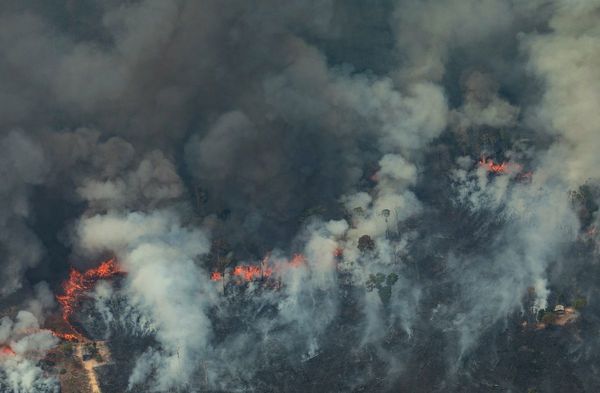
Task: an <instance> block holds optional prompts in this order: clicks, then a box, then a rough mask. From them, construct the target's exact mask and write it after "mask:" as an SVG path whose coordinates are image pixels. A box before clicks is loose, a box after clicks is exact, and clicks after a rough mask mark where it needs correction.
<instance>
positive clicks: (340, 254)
mask: <svg viewBox="0 0 600 393" xmlns="http://www.w3.org/2000/svg"><path fill="white" fill-rule="evenodd" d="M333 256H334V257H336V258H341V257H343V256H344V249H343V248H341V247H337V248H336V249H335V250H334V251H333Z"/></svg>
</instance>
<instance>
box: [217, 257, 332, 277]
mask: <svg viewBox="0 0 600 393" xmlns="http://www.w3.org/2000/svg"><path fill="white" fill-rule="evenodd" d="M335 255H336V256H341V255H342V253H341V251H337V250H336V254H335ZM286 265H287V266H289V267H292V268H297V267H300V266H302V265H304V255H302V254H294V256H293V257H292V259H291V260H290V261H289V263H287V264H283V265H282V264H281V263H280V262H276V263H275V265H273V264H271V263H270V254H267V255H266V256H265V257H264V258H263V260H262V261H261V263H260V265H237V266H236V267H234V268H233V270H231V272H230V275H231V277H234V278H235V279H236V280H237V281H238V282H240V281H242V282H249V281H255V280H259V279H266V278H271V277H272V276H273V275H274V274H277V273H278V272H280V271H281V269H282V268H284V267H285V266H286ZM224 278H225V275H224V273H222V272H218V271H214V272H211V273H210V279H211V281H222V280H223V279H224Z"/></svg>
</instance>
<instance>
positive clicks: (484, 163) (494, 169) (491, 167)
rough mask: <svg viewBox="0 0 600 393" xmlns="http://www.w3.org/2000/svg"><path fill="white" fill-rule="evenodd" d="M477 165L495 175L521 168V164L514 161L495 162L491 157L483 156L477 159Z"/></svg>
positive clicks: (516, 170)
mask: <svg viewBox="0 0 600 393" xmlns="http://www.w3.org/2000/svg"><path fill="white" fill-rule="evenodd" d="M479 167H480V168H485V170H486V171H487V172H490V173H494V174H497V175H504V174H511V173H518V172H520V171H521V170H522V169H523V168H522V167H521V165H519V164H516V163H511V162H503V163H500V164H497V163H495V162H494V161H493V160H492V159H488V158H483V157H482V158H481V159H480V160H479Z"/></svg>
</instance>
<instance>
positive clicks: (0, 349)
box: [0, 345, 16, 356]
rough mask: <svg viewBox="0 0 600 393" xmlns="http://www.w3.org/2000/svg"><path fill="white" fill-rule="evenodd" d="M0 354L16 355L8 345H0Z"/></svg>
mask: <svg viewBox="0 0 600 393" xmlns="http://www.w3.org/2000/svg"><path fill="white" fill-rule="evenodd" d="M0 355H4V356H14V355H16V353H15V351H13V349H12V348H11V347H9V346H8V345H2V346H0Z"/></svg>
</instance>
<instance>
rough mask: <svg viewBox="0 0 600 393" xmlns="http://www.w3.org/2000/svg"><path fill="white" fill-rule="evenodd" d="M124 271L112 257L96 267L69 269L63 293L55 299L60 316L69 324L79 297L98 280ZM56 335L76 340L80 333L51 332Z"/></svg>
mask: <svg viewBox="0 0 600 393" xmlns="http://www.w3.org/2000/svg"><path fill="white" fill-rule="evenodd" d="M123 273H124V272H123V271H122V270H121V269H120V268H119V266H118V265H117V263H116V261H115V259H114V258H112V259H109V260H107V261H104V262H102V263H101V264H100V265H99V266H98V267H96V268H92V269H89V270H86V271H85V272H83V273H81V272H79V271H78V270H75V269H71V271H70V273H69V278H68V280H67V281H65V282H64V283H63V285H62V287H63V291H64V294H63V295H58V296H56V300H57V301H58V303H59V304H60V305H61V307H62V318H63V320H64V321H65V322H66V323H67V324H68V325H69V326H70V327H71V329H72V330H73V331H74V332H76V330H75V328H73V326H71V323H70V321H69V320H70V317H71V315H72V314H73V311H74V310H75V306H76V305H77V303H78V302H79V300H80V299H81V297H82V296H83V295H84V294H85V293H86V292H87V291H89V290H90V289H92V288H93V287H94V285H95V284H96V282H97V281H98V280H102V279H107V278H111V277H114V276H116V275H119V274H123ZM53 334H54V335H55V336H56V337H59V338H61V339H63V340H68V341H77V340H79V339H80V338H81V335H80V334H78V333H77V334H72V333H57V332H53Z"/></svg>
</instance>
